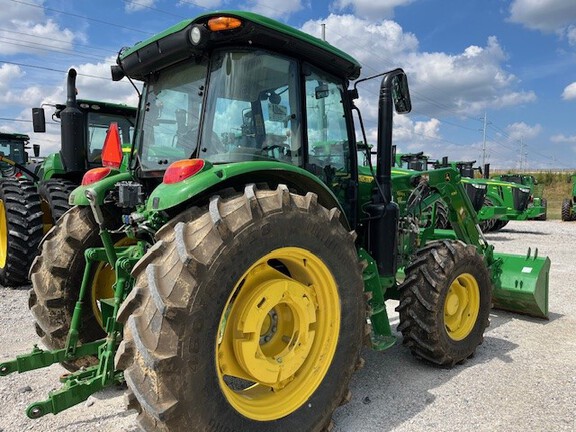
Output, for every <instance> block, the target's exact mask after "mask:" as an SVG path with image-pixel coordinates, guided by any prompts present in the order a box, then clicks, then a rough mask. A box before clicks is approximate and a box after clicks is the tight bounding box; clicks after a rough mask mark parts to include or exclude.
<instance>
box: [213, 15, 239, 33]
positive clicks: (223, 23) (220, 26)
mask: <svg viewBox="0 0 576 432" xmlns="http://www.w3.org/2000/svg"><path fill="white" fill-rule="evenodd" d="M241 25H242V21H240V20H239V19H238V18H233V17H226V16H222V17H216V18H211V19H209V20H208V28H209V29H210V30H211V31H222V30H233V29H236V28H238V27H240V26H241Z"/></svg>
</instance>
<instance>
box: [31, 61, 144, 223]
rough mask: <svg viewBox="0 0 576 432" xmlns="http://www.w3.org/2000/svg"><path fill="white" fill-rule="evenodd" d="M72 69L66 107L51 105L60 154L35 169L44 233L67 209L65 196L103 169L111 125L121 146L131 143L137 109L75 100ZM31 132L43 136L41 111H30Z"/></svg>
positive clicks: (39, 109)
mask: <svg viewBox="0 0 576 432" xmlns="http://www.w3.org/2000/svg"><path fill="white" fill-rule="evenodd" d="M76 76H77V72H76V70H75V69H73V68H72V69H70V70H69V71H68V77H67V83H66V93H67V95H66V104H65V105H64V104H56V105H53V107H54V113H53V114H52V119H53V120H54V121H57V122H58V121H59V122H60V136H61V141H60V142H61V147H60V151H58V152H56V153H52V154H50V155H48V156H47V157H46V159H45V160H44V161H43V162H42V163H41V164H39V165H38V166H36V167H35V170H36V172H37V175H38V177H39V180H38V185H39V186H38V191H39V193H40V198H41V201H42V214H43V221H44V222H43V223H44V232H47V231H48V230H49V229H50V228H51V227H52V225H53V224H54V223H55V222H56V221H57V220H58V219H59V218H60V217H61V216H62V214H64V213H65V212H66V211H67V210H68V209H69V208H70V206H69V204H68V196H69V194H70V192H71V191H72V190H74V189H75V188H76V187H77V186H78V185H79V184H80V182H81V181H82V176H83V175H84V173H85V172H86V171H88V170H89V169H91V168H95V167H99V166H102V156H101V155H102V145H103V143H104V139H105V137H106V132H107V130H108V126H109V125H110V123H113V122H115V123H117V124H118V128H119V132H120V135H121V139H122V142H123V143H130V142H131V138H132V136H131V134H132V131H133V129H134V125H135V122H136V108H133V107H129V106H127V105H121V104H114V103H109V102H101V101H92V100H84V99H76ZM32 121H33V126H34V132H36V133H43V132H46V115H45V111H44V108H32Z"/></svg>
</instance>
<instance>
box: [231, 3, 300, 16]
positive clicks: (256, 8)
mask: <svg viewBox="0 0 576 432" xmlns="http://www.w3.org/2000/svg"><path fill="white" fill-rule="evenodd" d="M240 8H241V9H245V10H248V11H250V12H255V13H259V14H262V15H265V16H267V17H270V18H286V17H288V16H290V15H292V14H293V13H294V12H298V11H299V10H302V9H303V8H304V6H303V5H302V1H301V0H282V1H278V0H246V3H245V4H243V5H241V6H240Z"/></svg>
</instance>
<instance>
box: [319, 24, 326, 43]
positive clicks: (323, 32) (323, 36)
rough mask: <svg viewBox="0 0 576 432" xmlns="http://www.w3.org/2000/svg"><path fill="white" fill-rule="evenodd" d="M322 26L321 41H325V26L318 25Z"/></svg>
mask: <svg viewBox="0 0 576 432" xmlns="http://www.w3.org/2000/svg"><path fill="white" fill-rule="evenodd" d="M320 25H321V26H322V40H323V41H326V24H320Z"/></svg>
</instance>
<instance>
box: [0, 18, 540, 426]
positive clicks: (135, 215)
mask: <svg viewBox="0 0 576 432" xmlns="http://www.w3.org/2000/svg"><path fill="white" fill-rule="evenodd" d="M359 75H360V64H359V63H358V62H357V61H356V60H355V59H353V58H352V57H350V56H349V55H347V54H346V53H344V52H342V51H340V50H338V49H337V48H335V47H333V46H331V45H330V44H328V43H326V42H324V41H322V40H319V39H317V38H314V37H312V36H310V35H307V34H305V33H302V32H300V31H298V30H295V29H293V28H291V27H288V26H286V25H284V24H282V23H279V22H276V21H274V20H271V19H268V18H265V17H261V16H259V15H256V14H252V13H246V12H217V13H206V14H203V15H200V16H199V17H197V18H195V19H190V20H186V21H183V22H181V23H179V24H177V25H175V26H173V27H171V28H169V29H167V30H166V31H164V32H162V33H160V34H158V35H156V36H154V37H152V38H150V39H148V40H145V41H143V42H140V43H138V44H136V45H135V46H134V47H132V48H128V49H124V50H123V51H121V52H120V54H119V56H118V59H117V65H115V66H113V68H112V76H113V79H115V80H119V79H122V78H123V77H127V78H128V79H131V80H140V81H143V82H144V89H143V93H142V96H141V101H140V105H139V113H138V121H137V125H136V129H135V134H134V139H133V146H132V151H131V153H130V154H129V155H124V156H123V153H122V148H121V141H122V140H121V139H120V136H119V133H118V128H117V126H116V125H115V124H112V125H111V126H110V129H109V132H108V134H107V138H106V142H105V144H104V150H103V152H102V154H103V157H102V159H103V164H104V166H103V167H99V168H94V169H92V170H90V171H88V172H87V173H86V174H85V175H84V177H83V180H82V185H81V186H80V187H78V188H76V189H75V190H74V191H73V192H72V194H71V195H70V203H71V204H72V205H74V207H73V208H72V209H71V210H70V211H68V212H67V213H66V214H65V215H64V216H63V217H62V218H61V219H60V220H59V221H57V222H56V225H55V227H54V228H53V229H52V230H51V231H50V232H49V233H48V235H47V236H46V238H45V240H44V242H43V243H42V253H41V255H40V256H38V258H37V259H36V261H35V262H34V264H33V266H32V269H31V275H32V282H33V290H32V292H31V296H30V307H31V311H32V314H33V315H34V317H35V320H36V326H37V331H38V334H39V335H40V336H41V338H42V341H43V343H44V344H45V345H46V346H47V347H48V348H49V349H48V350H43V349H40V348H38V347H36V348H34V349H33V350H32V352H31V353H29V354H25V355H21V356H19V357H18V358H16V359H15V360H10V361H6V362H3V363H1V364H0V375H7V374H10V373H13V372H25V371H27V370H32V369H38V368H41V367H47V366H49V365H51V364H54V363H58V362H60V363H62V364H63V365H64V366H65V367H67V368H68V369H69V370H70V371H71V373H70V374H67V375H66V376H65V377H63V380H62V381H63V383H64V384H63V387H62V388H60V389H59V390H55V391H53V392H51V393H50V395H49V396H48V399H47V400H44V401H39V402H36V403H33V404H32V405H30V406H29V408H28V410H27V414H28V416H29V417H31V418H38V417H41V416H43V415H45V414H47V413H58V412H60V411H62V410H63V409H66V408H68V407H70V406H72V405H74V404H77V403H79V402H81V401H83V400H86V398H87V397H88V396H89V395H90V394H92V393H94V392H95V391H97V390H99V389H101V388H103V387H105V386H108V385H112V384H115V383H122V382H124V381H125V382H126V384H127V385H128V388H129V392H130V396H129V397H128V400H129V406H130V407H131V408H134V409H136V410H137V411H138V413H139V414H138V417H137V421H138V423H139V426H140V427H141V428H142V429H143V430H146V431H157V430H163V431H181V430H186V431H206V430H231V431H266V432H269V431H286V430H295V429H298V430H302V431H321V430H325V429H326V428H329V426H330V422H331V416H332V412H333V411H334V410H335V409H336V408H337V407H338V406H339V405H341V404H343V403H345V402H346V401H348V400H349V397H350V396H349V392H348V383H349V381H350V378H351V376H352V374H353V373H354V371H355V370H356V369H358V368H359V367H360V366H361V365H362V363H363V362H362V359H361V357H360V349H361V347H362V343H363V341H365V342H366V343H367V344H368V345H369V346H371V347H372V348H373V349H376V350H385V349H388V348H390V347H392V346H393V345H394V344H395V341H396V337H395V336H394V335H393V333H392V330H391V327H390V320H389V319H388V316H387V311H386V302H387V301H389V300H398V301H399V303H398V311H399V314H400V324H399V330H400V331H401V332H402V335H403V341H404V343H405V344H406V346H407V347H409V349H410V350H411V351H412V353H413V354H414V355H416V356H418V357H419V358H422V359H424V360H426V361H428V362H430V363H433V364H437V365H442V366H453V365H455V364H458V363H461V362H463V361H465V360H466V359H467V358H469V357H470V356H472V355H473V354H474V352H475V350H476V348H477V347H478V346H479V345H480V344H481V343H482V340H483V334H484V331H485V328H486V326H487V325H488V316H489V313H490V307H491V305H492V304H494V305H495V306H497V307H500V308H504V309H508V310H512V311H517V312H521V313H526V314H530V315H534V316H540V317H546V316H547V314H548V303H547V299H548V297H547V294H548V272H549V267H550V261H549V259H548V258H543V257H536V256H531V254H527V255H525V256H514V255H507V254H499V253H495V252H494V250H493V247H492V246H490V245H489V244H488V243H487V242H486V241H485V239H484V238H483V236H482V233H481V232H480V230H479V229H478V226H477V218H476V213H475V211H474V208H473V207H472V203H471V201H470V198H469V197H468V195H467V194H466V192H465V191H464V188H463V186H462V184H461V182H460V178H461V176H460V174H459V173H458V172H457V171H456V170H454V169H452V168H443V169H437V170H433V171H429V172H423V171H413V170H404V171H403V172H400V171H399V172H398V173H397V174H395V175H392V171H391V168H392V159H393V157H392V115H393V111H394V110H396V111H397V112H398V113H407V112H409V111H410V110H411V102H410V96H409V90H408V83H407V78H406V76H405V74H404V72H403V71H402V70H401V69H396V70H393V71H390V72H387V73H384V74H380V75H378V77H381V83H380V92H379V100H378V106H379V109H378V113H379V114H378V139H377V148H376V167H372V165H371V163H372V162H371V155H370V154H367V157H366V159H367V161H368V164H369V165H368V166H359V164H358V150H359V149H360V146H359V145H357V142H356V130H355V127H354V124H355V123H357V124H359V125H360V131H361V132H362V135H363V136H364V142H366V138H365V135H366V134H365V133H364V127H363V126H362V125H363V122H362V118H361V115H360V112H359V110H358V109H357V108H356V107H355V105H354V101H355V100H356V99H357V98H358V91H357V89H356V87H354V88H353V89H349V83H350V80H355V79H356V78H358V76H359ZM371 78H376V77H371ZM361 81H362V80H360V81H357V83H358V82H361ZM354 113H357V114H356V117H355V116H354V115H353V114H354ZM360 131H359V132H360ZM363 148H364V149H366V151H367V152H368V153H369V151H368V150H367V147H366V146H365V145H363ZM393 196H395V197H396V200H393ZM439 200H443V201H444V202H445V203H446V204H447V208H448V218H449V220H450V223H451V225H452V227H453V230H436V229H435V228H434V227H433V226H428V227H425V228H420V227H419V218H420V216H421V213H422V210H423V209H426V208H428V207H430V206H433V205H434V203H435V202H437V201H439ZM63 269H65V270H63ZM519 287H521V288H519ZM191 407H192V408H191Z"/></svg>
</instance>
